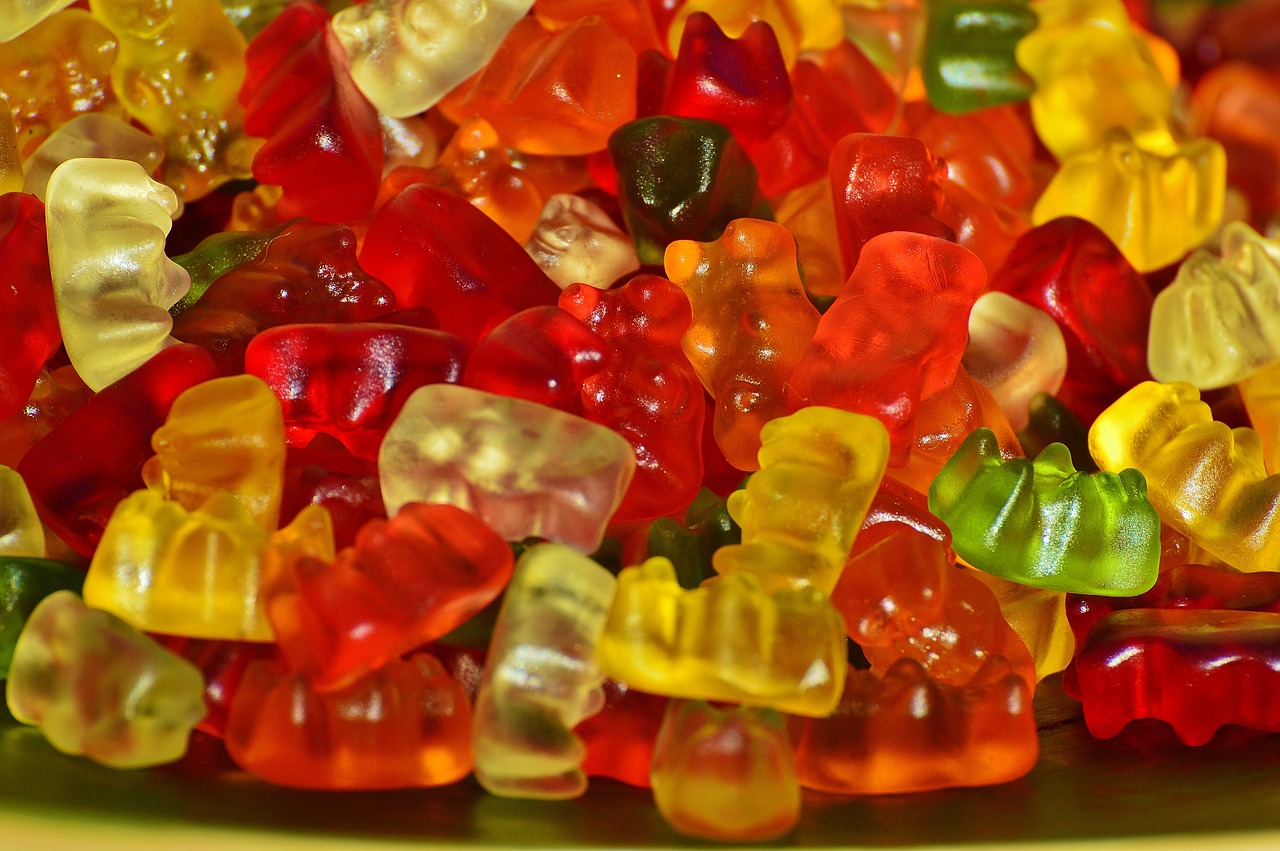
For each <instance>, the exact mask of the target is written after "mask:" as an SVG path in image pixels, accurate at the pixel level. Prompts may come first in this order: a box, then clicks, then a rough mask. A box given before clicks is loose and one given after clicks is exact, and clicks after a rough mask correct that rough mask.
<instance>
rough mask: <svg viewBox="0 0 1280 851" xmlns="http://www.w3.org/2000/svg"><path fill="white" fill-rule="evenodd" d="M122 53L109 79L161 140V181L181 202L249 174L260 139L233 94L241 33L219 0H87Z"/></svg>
mask: <svg viewBox="0 0 1280 851" xmlns="http://www.w3.org/2000/svg"><path fill="white" fill-rule="evenodd" d="M89 9H90V11H92V12H93V14H94V16H95V17H97V19H98V20H99V21H101V22H102V23H103V25H104V26H106V27H107V29H109V30H111V32H112V33H113V34H114V35H115V37H116V38H117V39H118V40H119V42H120V52H119V56H118V57H117V59H116V63H115V66H114V67H113V68H112V69H111V83H112V86H113V87H114V88H115V92H116V95H117V97H119V98H120V101H121V102H122V103H123V104H124V107H125V109H126V110H128V112H129V115H130V116H132V117H133V118H134V119H136V120H137V121H138V123H140V124H142V125H143V126H144V127H146V128H147V129H148V130H150V131H151V133H152V134H153V135H154V136H156V137H158V138H160V139H163V140H164V141H165V144H166V145H167V146H168V157H167V158H166V160H165V165H164V182H165V183H167V184H168V185H169V186H171V187H173V189H174V191H176V192H177V193H178V196H179V197H180V198H182V199H183V200H184V201H191V200H194V199H196V198H201V197H203V196H204V195H206V194H208V193H209V192H211V191H212V190H213V189H215V188H217V186H218V185H220V184H222V183H225V182H227V181H228V180H234V179H237V178H246V177H250V176H251V174H252V172H251V169H250V164H251V162H252V160H253V154H254V151H255V150H256V149H257V147H258V145H259V144H260V143H259V142H257V141H255V140H254V139H252V138H250V137H249V136H246V135H245V132H244V127H243V115H242V112H241V109H240V106H239V104H238V103H237V102H236V95H237V94H238V93H239V91H240V84H241V83H242V82H244V75H245V64H244V52H245V47H246V45H245V40H244V36H242V35H241V34H240V31H239V30H237V29H236V28H235V25H234V24H232V23H231V21H229V20H228V19H227V16H226V14H225V13H224V12H223V11H222V6H221V5H220V4H219V2H218V0H165V2H162V3H156V2H145V0H90V3H89Z"/></svg>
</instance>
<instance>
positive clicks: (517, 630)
mask: <svg viewBox="0 0 1280 851" xmlns="http://www.w3.org/2000/svg"><path fill="white" fill-rule="evenodd" d="M616 587H617V580H615V579H614V578H613V575H612V574H610V573H609V572H608V571H607V570H605V569H604V568H603V567H601V566H600V565H598V564H596V563H595V562H593V561H591V560H590V559H588V558H587V557H586V556H584V555H582V554H581V553H578V552H576V551H574V550H572V549H570V548H568V547H565V546H563V545H559V544H540V545H537V546H534V547H532V548H530V549H529V550H526V551H525V553H524V555H522V556H521V557H520V562H519V564H518V565H517V566H516V572H515V575H514V576H513V577H512V578H511V585H510V586H509V587H508V588H507V593H506V596H505V597H504V598H503V602H502V609H501V610H500V611H499V612H498V620H497V623H496V624H494V628H493V640H492V641H491V642H490V644H489V654H488V657H487V659H486V661H485V669H484V676H483V678H482V679H481V680H480V690H479V691H478V692H477V694H476V702H475V722H474V724H473V726H472V732H471V741H472V746H473V747H474V749H475V762H476V766H475V773H476V779H477V780H478V781H480V785H482V786H484V788H485V789H487V790H488V791H489V792H491V793H493V794H495V795H501V796H503V797H509V798H549V799H561V798H576V797H578V796H579V795H581V794H582V793H583V792H584V791H586V788H587V778H586V775H585V774H584V773H583V771H582V768H581V765H582V762H583V759H584V758H585V757H586V746H585V745H584V744H583V743H582V740H581V739H579V738H578V737H577V736H575V735H574V734H573V728H574V726H576V725H577V724H578V722H579V721H581V720H583V719H584V718H586V717H588V716H590V715H594V714H595V713H597V712H599V711H600V709H601V707H602V706H603V704H604V695H603V693H602V692H601V690H600V685H601V683H602V681H603V680H604V677H603V675H602V674H601V672H600V669H599V668H598V667H597V666H596V662H595V651H596V643H597V641H598V640H599V638H600V634H601V631H602V630H603V629H604V624H605V618H606V616H607V615H608V613H609V607H610V604H611V603H612V602H613V595H614V591H615V589H616Z"/></svg>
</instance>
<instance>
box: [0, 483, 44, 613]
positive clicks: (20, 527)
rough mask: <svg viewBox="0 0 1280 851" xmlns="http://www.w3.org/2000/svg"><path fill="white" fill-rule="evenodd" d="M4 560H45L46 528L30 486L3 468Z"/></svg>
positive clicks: (0, 537) (0, 527)
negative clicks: (34, 501) (8, 558)
mask: <svg viewBox="0 0 1280 851" xmlns="http://www.w3.org/2000/svg"><path fill="white" fill-rule="evenodd" d="M0 556H13V557H17V558H44V556H45V550H44V526H42V525H41V524H40V518H39V517H38V516H37V515H36V507H35V504H34V503H33V502H32V501H31V494H30V492H29V491H28V490H27V483H26V482H24V481H23V480H22V476H20V475H18V473H17V471H15V470H11V469H9V468H8V467H4V466H0ZM0 594H3V591H0Z"/></svg>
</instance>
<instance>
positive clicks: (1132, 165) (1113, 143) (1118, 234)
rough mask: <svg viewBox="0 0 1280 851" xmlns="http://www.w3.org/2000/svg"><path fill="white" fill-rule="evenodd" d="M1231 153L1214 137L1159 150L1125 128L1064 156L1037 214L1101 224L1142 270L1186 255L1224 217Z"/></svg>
mask: <svg viewBox="0 0 1280 851" xmlns="http://www.w3.org/2000/svg"><path fill="white" fill-rule="evenodd" d="M1226 169H1227V158H1226V154H1224V153H1223V150H1222V146H1221V145H1219V144H1218V143H1217V142H1215V141H1213V140H1212V139H1193V140H1191V141H1189V142H1185V143H1183V144H1179V145H1175V146H1173V147H1172V148H1171V149H1170V150H1167V151H1162V152H1157V151H1149V150H1145V149H1143V148H1142V147H1140V146H1139V145H1138V144H1136V143H1135V142H1134V140H1133V139H1132V138H1131V137H1129V136H1128V135H1126V134H1125V133H1123V132H1121V131H1116V132H1114V133H1111V134H1108V135H1107V136H1106V137H1105V138H1103V139H1102V140H1101V141H1100V142H1099V143H1098V145H1097V146H1096V147H1092V148H1088V149H1086V150H1084V151H1080V152H1079V153H1077V154H1073V155H1072V156H1071V158H1070V159H1068V160H1066V161H1065V162H1063V164H1062V167H1061V168H1060V169H1058V171H1057V173H1056V174H1054V176H1053V179H1052V180H1051V181H1050V182H1049V185H1048V186H1046V187H1045V190H1044V192H1043V194H1041V196H1040V199H1039V200H1038V201H1036V206H1035V209H1034V210H1032V213H1031V221H1032V222H1033V223H1034V224H1037V225H1042V224H1044V223H1046V222H1048V221H1050V220H1051V219H1057V218H1061V217H1064V216H1079V217H1080V218H1082V219H1088V220H1089V221H1091V222H1093V223H1094V224H1096V225H1097V226H1098V227H1099V228H1100V229H1101V230H1102V231H1103V232H1104V233H1106V235H1107V236H1109V237H1110V238H1111V240H1112V241H1113V242H1115V244H1116V246H1117V247H1118V248H1119V249H1120V250H1121V251H1122V252H1123V253H1124V255H1125V257H1127V258H1128V259H1129V262H1130V263H1132V264H1133V266H1134V268H1135V269H1137V270H1138V271H1139V272H1150V271H1153V270H1155V269H1159V268H1160V267H1162V266H1167V265H1168V264H1170V263H1173V262H1176V261H1177V260H1179V259H1181V258H1182V256H1183V255H1184V254H1186V253H1187V252H1188V251H1190V250H1191V249H1192V248H1195V247H1196V246H1198V245H1200V244H1201V243H1203V242H1204V241H1205V240H1206V239H1208V238H1209V236H1210V235H1212V233H1213V231H1214V229H1215V228H1217V226H1218V223H1219V221H1220V220H1221V219H1222V210H1223V203H1224V199H1225V193H1226V186H1227V179H1226Z"/></svg>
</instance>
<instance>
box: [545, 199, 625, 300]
mask: <svg viewBox="0 0 1280 851" xmlns="http://www.w3.org/2000/svg"><path fill="white" fill-rule="evenodd" d="M524 250H525V251H526V252H527V253H528V255H529V256H530V257H532V258H533V262H535V263H537V264H538V266H539V268H541V269H542V271H544V272H546V273H547V277H548V278H550V279H551V280H553V281H555V282H556V285H557V286H559V287H560V289H565V288H566V287H569V286H571V285H573V284H586V285H587V286H589V287H596V288H597V289H602V290H606V289H608V288H609V286H610V285H611V284H612V283H613V282H614V281H616V280H618V279H619V278H621V277H622V276H623V275H625V274H627V273H628V272H634V271H635V270H636V269H639V268H640V261H639V260H637V259H636V247H635V245H633V244H632V242H631V238H630V237H629V236H627V235H626V234H625V233H623V232H622V231H621V230H620V229H619V228H618V226H617V225H615V224H614V223H613V220H612V219H610V218H609V214H608V213H606V212H605V211H604V210H602V209H600V207H599V206H597V205H596V204H593V203H591V202H590V201H588V200H587V199H586V198H580V197H578V196H577V195H568V194H561V195H552V196H551V197H550V198H548V199H547V203H546V204H545V205H544V206H543V208H542V212H541V213H540V214H539V215H538V224H537V225H536V226H535V227H534V229H533V236H532V237H530V238H529V241H528V242H526V243H525V246H524Z"/></svg>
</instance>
